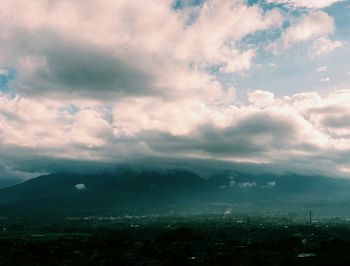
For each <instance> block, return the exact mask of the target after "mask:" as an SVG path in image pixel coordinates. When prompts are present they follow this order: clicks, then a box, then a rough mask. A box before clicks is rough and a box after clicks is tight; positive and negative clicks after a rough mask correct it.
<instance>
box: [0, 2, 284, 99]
mask: <svg viewBox="0 0 350 266" xmlns="http://www.w3.org/2000/svg"><path fill="white" fill-rule="evenodd" d="M144 6H147V12H145V9H144ZM171 6H172V5H171V1H161V0H157V1H153V2H152V3H149V1H146V0H141V2H140V1H138V3H131V2H130V1H126V0H121V1H118V2H115V1H111V0H108V1H104V2H103V3H102V2H99V1H87V2H86V1H74V2H66V1H64V2H62V1H42V2H40V3H26V4H25V5H23V3H22V1H19V0H14V1H11V3H3V4H2V10H3V12H2V14H3V15H2V16H1V17H0V22H2V27H3V30H4V31H6V32H8V34H7V35H6V36H5V35H4V36H1V37H0V45H1V46H2V47H4V49H3V51H2V55H1V56H0V60H1V61H4V62H7V63H8V64H9V65H11V66H12V67H14V68H16V69H17V71H18V72H19V77H20V81H21V83H20V85H21V86H18V88H17V91H18V92H19V93H21V95H25V96H31V97H44V98H52V97H61V98H69V99H72V98H75V99H81V98H85V99H89V100H91V99H95V100H97V99H98V100H100V101H101V100H103V101H111V100H114V99H118V98H120V97H128V96H147V95H157V96H160V97H164V98H169V97H170V98H174V97H188V96H189V95H191V94H192V95H197V96H198V95H199V94H200V95H201V96H202V97H203V98H210V99H212V98H213V97H214V98H215V93H217V94H220V90H221V89H222V88H221V87H220V86H219V85H218V82H216V80H215V78H214V77H213V75H211V74H210V73H208V71H207V70H206V69H207V68H208V67H213V66H219V67H220V68H221V70H222V71H223V72H225V73H232V72H242V71H247V70H249V68H250V66H251V65H252V60H253V58H254V56H255V50H254V49H252V48H245V47H240V46H239V45H237V44H238V42H239V41H240V40H241V39H242V38H244V37H246V36H247V35H251V34H254V33H256V32H258V31H264V30H269V29H271V28H274V27H278V26H279V25H281V23H282V22H283V16H282V15H281V13H280V12H279V11H278V10H276V9H274V10H270V11H263V10H262V9H261V8H259V6H258V5H252V6H248V5H246V4H245V3H244V2H243V1H229V0H220V1H206V2H205V3H204V4H203V5H200V6H195V7H186V8H183V9H177V10H174V9H172V7H171ZM14 10H22V12H21V13H20V14H17V15H16V16H13V17H11V16H10V17H8V16H7V15H6V14H11V13H13V12H14ZM96 10H98V12H96ZM102 14H103V15H102ZM189 21H190V22H189ZM213 95H214V96H213Z"/></svg>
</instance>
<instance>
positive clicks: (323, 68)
mask: <svg viewBox="0 0 350 266" xmlns="http://www.w3.org/2000/svg"><path fill="white" fill-rule="evenodd" d="M327 71H328V67H327V66H319V67H318V68H317V70H316V72H327Z"/></svg>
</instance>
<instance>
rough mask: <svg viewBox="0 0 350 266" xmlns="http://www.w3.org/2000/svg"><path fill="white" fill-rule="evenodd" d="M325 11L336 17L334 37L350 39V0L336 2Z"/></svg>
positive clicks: (344, 39)
mask: <svg viewBox="0 0 350 266" xmlns="http://www.w3.org/2000/svg"><path fill="white" fill-rule="evenodd" d="M325 11H326V12H327V13H328V14H329V15H330V16H332V17H333V18H334V21H335V25H336V31H335V33H334V37H335V38H337V39H339V40H343V41H347V40H348V41H349V40H350V1H343V2H339V3H336V4H334V5H332V6H330V7H328V8H326V9H325Z"/></svg>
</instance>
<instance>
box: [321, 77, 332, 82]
mask: <svg viewBox="0 0 350 266" xmlns="http://www.w3.org/2000/svg"><path fill="white" fill-rule="evenodd" d="M320 81H321V82H330V81H331V79H330V77H325V78H321V79H320Z"/></svg>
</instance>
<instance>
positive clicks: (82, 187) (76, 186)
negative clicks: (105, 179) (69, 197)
mask: <svg viewBox="0 0 350 266" xmlns="http://www.w3.org/2000/svg"><path fill="white" fill-rule="evenodd" d="M74 187H75V188H76V189H77V190H84V189H86V186H85V184H82V183H79V184H76V185H75V186H74Z"/></svg>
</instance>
